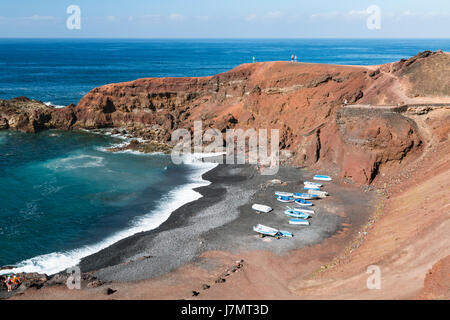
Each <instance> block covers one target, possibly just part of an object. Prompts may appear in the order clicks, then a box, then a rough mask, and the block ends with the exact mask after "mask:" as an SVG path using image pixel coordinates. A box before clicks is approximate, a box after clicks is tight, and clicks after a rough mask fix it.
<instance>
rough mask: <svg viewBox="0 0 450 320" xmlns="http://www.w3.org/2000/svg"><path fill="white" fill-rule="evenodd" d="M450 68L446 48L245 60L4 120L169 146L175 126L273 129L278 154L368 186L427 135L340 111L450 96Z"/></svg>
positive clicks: (100, 91)
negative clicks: (407, 55) (370, 60)
mask: <svg viewBox="0 0 450 320" xmlns="http://www.w3.org/2000/svg"><path fill="white" fill-rule="evenodd" d="M449 66H450V61H449V55H448V54H446V53H443V52H436V53H431V52H425V53H421V54H419V55H418V56H416V57H413V58H411V59H409V60H402V61H400V62H397V63H392V64H387V65H383V66H370V67H359V66H337V65H321V64H308V63H290V62H265V63H254V64H244V65H241V66H239V67H237V68H235V69H233V70H231V71H228V72H225V73H222V74H218V75H215V76H212V77H203V78H163V79H161V78H148V79H139V80H136V81H131V82H125V83H118V84H109V85H105V86H102V87H99V88H95V89H93V90H92V91H91V92H89V93H88V94H87V95H86V96H85V97H83V99H81V101H80V102H79V103H78V105H77V106H76V107H67V108H64V109H61V110H55V109H52V108H48V107H46V108H44V107H43V106H42V104H40V105H37V103H36V102H33V103H32V106H31V104H30V109H27V110H26V111H25V110H23V109H20V104H19V109H15V110H16V111H14V112H16V114H22V115H25V118H20V117H19V116H17V115H15V116H14V115H12V114H13V113H14V112H13V111H11V108H10V107H8V104H9V102H5V101H3V102H2V106H3V107H0V117H1V118H0V124H1V123H2V121H3V123H4V125H3V127H10V128H16V129H19V130H24V131H27V132H35V131H38V130H41V129H43V128H64V129H67V128H87V129H94V128H106V127H116V128H118V127H121V128H126V129H127V130H128V131H129V132H132V133H133V134H135V135H138V136H143V137H145V138H147V139H149V140H158V141H163V142H167V141H169V140H170V136H171V133H172V132H173V130H175V129H178V128H187V129H189V130H192V128H193V122H194V121H197V120H202V121H203V128H204V129H207V128H209V127H213V128H216V129H218V130H220V131H222V132H225V131H226V129H231V128H242V129H248V128H254V129H266V128H273V129H279V130H280V148H281V149H287V150H290V151H291V152H292V153H293V155H294V156H293V157H292V158H291V159H290V161H291V162H292V164H294V165H307V166H313V167H314V166H317V167H320V168H326V169H327V170H330V172H333V173H335V174H339V175H340V176H341V177H345V178H349V179H352V180H354V181H356V182H361V183H370V182H371V181H373V179H374V178H375V177H376V176H377V174H378V173H379V172H380V171H383V170H388V169H389V168H390V167H395V165H398V164H401V163H402V162H403V161H405V160H407V159H408V158H413V157H415V156H418V154H420V148H421V145H422V141H421V137H420V135H419V133H418V130H417V125H416V124H415V123H414V121H412V120H410V119H408V118H407V117H404V116H403V115H401V114H399V113H395V112H389V111H380V112H372V111H370V112H361V111H355V110H353V111H352V110H347V109H346V108H343V106H344V103H345V102H346V103H348V104H357V103H358V104H359V103H364V104H368V103H370V104H372V105H383V104H393V105H397V104H403V103H414V102H418V103H419V102H420V103H422V102H424V101H427V99H428V95H433V99H435V98H439V99H441V98H442V97H444V98H445V99H448V97H449V96H450V92H448V91H449V90H450V89H449V86H447V85H446V83H448V81H449V80H448V79H449V77H448V76H446V72H442V70H444V71H445V70H448V67H449ZM430 69H431V71H430ZM432 69H439V70H437V71H436V73H434V72H432ZM424 75H426V76H427V77H428V79H431V80H430V81H434V82H436V83H438V82H439V85H437V86H435V87H433V88H435V90H434V89H432V88H431V87H427V88H426V89H423V83H422V82H421V81H420V76H424ZM433 77H435V78H433ZM420 88H422V89H420ZM430 88H431V89H430ZM420 90H422V91H420ZM433 101H434V100H433ZM14 104H17V101H16V102H14ZM5 105H6V106H7V107H4V106H5ZM35 109H36V110H38V111H36V112H35V111H33V110H35ZM5 110H7V111H5ZM8 110H9V111H8ZM2 119H3V120H2ZM5 121H6V122H8V125H5V123H6V122H5Z"/></svg>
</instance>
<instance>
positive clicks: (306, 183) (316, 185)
mask: <svg viewBox="0 0 450 320" xmlns="http://www.w3.org/2000/svg"><path fill="white" fill-rule="evenodd" d="M303 184H304V185H310V186H315V187H317V188H320V187H322V186H323V184H321V183H318V182H311V181H305V182H303Z"/></svg>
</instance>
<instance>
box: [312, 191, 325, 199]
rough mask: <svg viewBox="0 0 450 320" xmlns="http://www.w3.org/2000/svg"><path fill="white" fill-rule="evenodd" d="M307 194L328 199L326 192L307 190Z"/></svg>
mask: <svg viewBox="0 0 450 320" xmlns="http://www.w3.org/2000/svg"><path fill="white" fill-rule="evenodd" d="M308 194H310V195H315V196H317V197H319V198H326V197H328V192H326V191H318V190H308Z"/></svg>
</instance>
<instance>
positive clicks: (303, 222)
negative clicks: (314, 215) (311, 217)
mask: <svg viewBox="0 0 450 320" xmlns="http://www.w3.org/2000/svg"><path fill="white" fill-rule="evenodd" d="M289 224H296V225H302V226H309V221H307V220H305V219H291V220H289Z"/></svg>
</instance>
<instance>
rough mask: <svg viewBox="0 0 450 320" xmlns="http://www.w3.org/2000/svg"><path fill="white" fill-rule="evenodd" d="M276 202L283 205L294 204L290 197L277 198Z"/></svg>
mask: <svg viewBox="0 0 450 320" xmlns="http://www.w3.org/2000/svg"><path fill="white" fill-rule="evenodd" d="M277 200H278V201H280V202H284V203H290V202H294V200H295V199H294V198H292V197H277Z"/></svg>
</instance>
